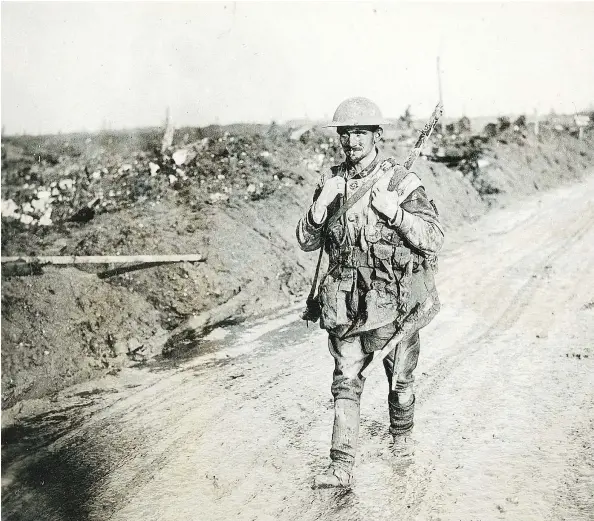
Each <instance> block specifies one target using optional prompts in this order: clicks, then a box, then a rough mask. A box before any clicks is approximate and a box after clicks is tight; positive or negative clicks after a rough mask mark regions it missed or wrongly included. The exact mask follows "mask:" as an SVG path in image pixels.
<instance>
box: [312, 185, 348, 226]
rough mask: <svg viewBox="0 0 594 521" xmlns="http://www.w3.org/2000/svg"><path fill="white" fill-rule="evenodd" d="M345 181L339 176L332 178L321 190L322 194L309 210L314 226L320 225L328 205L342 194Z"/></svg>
mask: <svg viewBox="0 0 594 521" xmlns="http://www.w3.org/2000/svg"><path fill="white" fill-rule="evenodd" d="M345 185H346V183H345V180H344V178H342V177H341V176H338V175H337V176H334V177H331V178H330V179H328V180H327V181H326V182H325V183H324V186H323V188H322V192H321V193H320V195H319V197H318V198H317V199H316V202H315V203H314V204H313V206H312V208H311V213H312V217H313V219H314V221H315V222H316V224H321V223H322V222H323V221H324V219H325V218H326V210H327V209H328V206H330V203H332V201H334V199H336V197H338V196H339V195H342V194H344V191H345Z"/></svg>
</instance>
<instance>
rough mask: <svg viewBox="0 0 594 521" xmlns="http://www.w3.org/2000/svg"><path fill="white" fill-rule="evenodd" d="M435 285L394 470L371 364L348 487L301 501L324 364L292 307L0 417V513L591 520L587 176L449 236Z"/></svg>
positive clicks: (316, 436)
mask: <svg viewBox="0 0 594 521" xmlns="http://www.w3.org/2000/svg"><path fill="white" fill-rule="evenodd" d="M312 262H314V258H313V257H312ZM438 285H439V289H440V293H441V296H442V301H443V310H442V312H441V313H440V315H439V316H438V318H436V319H435V321H434V322H433V323H432V324H431V325H430V326H428V327H427V328H426V329H425V330H423V332H422V335H421V339H422V347H421V359H420V362H419V367H418V369H417V371H416V375H417V382H416V393H417V404H418V407H417V411H416V427H415V436H416V440H417V442H418V448H417V453H416V455H415V456H414V457H413V458H412V459H409V460H406V461H396V460H394V459H392V458H390V457H389V455H388V453H387V451H386V450H385V449H386V447H387V441H388V440H387V437H386V434H387V404H386V398H387V385H386V383H385V378H384V376H383V374H380V372H379V371H378V372H377V373H376V374H373V375H371V377H370V378H369V379H368V381H367V383H366V389H365V393H364V396H363V402H362V428H361V434H360V450H359V458H358V463H357V466H356V469H355V471H356V482H355V485H354V488H353V490H352V491H350V492H336V491H327V490H325V491H313V490H311V488H310V483H311V477H312V475H313V474H314V473H315V472H316V471H318V470H319V469H322V468H324V467H325V465H326V464H327V461H328V460H327V454H328V449H329V440H330V433H331V422H332V400H331V395H330V382H331V371H332V359H331V357H330V355H329V354H328V352H327V349H326V346H325V335H324V334H323V332H322V331H320V330H318V329H317V326H315V327H313V328H312V327H310V328H309V329H306V327H305V324H304V323H303V322H301V321H299V320H298V319H297V310H296V309H292V310H287V311H285V312H283V313H279V314H278V315H276V316H274V317H271V318H270V319H269V320H262V321H260V322H256V323H253V324H250V325H249V327H245V326H244V327H242V328H239V327H235V328H230V329H228V330H215V331H214V332H213V333H212V334H211V336H210V340H208V341H206V342H205V343H204V344H203V345H202V346H201V349H202V351H203V352H202V354H201V355H200V356H198V357H194V358H192V359H188V360H185V361H178V362H176V363H175V364H170V365H169V366H167V365H163V364H161V365H155V366H151V367H148V368H144V369H140V370H139V369H133V370H127V371H124V373H123V374H122V375H120V376H119V377H113V378H107V379H105V380H103V381H101V382H93V383H88V384H85V385H84V386H79V387H76V388H71V389H69V390H66V391H64V392H62V393H60V394H59V395H58V396H57V397H55V398H54V400H53V401H51V402H47V401H36V402H31V403H24V404H21V405H20V406H17V407H16V408H14V409H13V410H11V411H8V412H6V413H5V414H4V415H3V416H4V428H3V456H2V460H3V461H2V463H3V468H2V479H3V495H2V510H3V518H4V519H7V520H8V519H15V520H17V519H18V520H20V519H23V520H83V519H90V520H107V519H109V520H114V521H115V520H118V521H141V520H142V521H150V520H164V521H185V520H188V521H190V520H191V521H195V520H205V521H206V520H230V519H236V520H273V519H274V520H276V519H295V520H314V519H337V520H368V519H374V520H390V521H393V520H395V519H398V520H413V519H419V520H438V519H439V520H442V521H445V520H462V521H471V520H472V521H477V520H481V521H486V520H491V519H493V520H495V519H506V520H513V521H518V520H561V519H567V520H570V519H571V520H587V519H593V516H594V492H593V491H594V441H593V440H594V365H593V364H594V177H592V176H590V177H589V179H588V181H587V182H585V183H582V184H579V185H575V186H572V187H566V188H563V189H560V190H556V191H554V192H551V193H547V194H541V195H539V196H538V197H535V198H532V199H529V200H526V201H524V202H522V203H519V204H516V205H514V206H511V207H508V208H507V209H503V210H495V211H493V212H491V213H490V214H489V215H487V216H486V217H485V218H483V219H481V220H480V221H477V222H475V223H473V224H472V225H468V226H467V227H466V228H464V229H461V230H459V231H458V232H457V233H456V234H455V236H450V237H448V244H447V248H446V251H445V253H444V255H443V260H442V261H441V266H440V272H439V276H438Z"/></svg>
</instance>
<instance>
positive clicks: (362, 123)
mask: <svg viewBox="0 0 594 521" xmlns="http://www.w3.org/2000/svg"><path fill="white" fill-rule="evenodd" d="M393 125H396V123H395V122H393V121H388V120H387V119H378V118H357V119H352V120H346V121H331V122H330V123H327V124H326V125H323V127H324V128H332V127H336V128H338V127H387V126H393Z"/></svg>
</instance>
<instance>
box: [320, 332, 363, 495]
mask: <svg viewBox="0 0 594 521" xmlns="http://www.w3.org/2000/svg"><path fill="white" fill-rule="evenodd" d="M328 345H329V349H330V353H331V354H332V356H333V357H334V375H333V381H332V395H333V396H334V425H333V429H332V446H331V449H330V459H331V460H332V463H331V465H330V468H329V469H328V471H327V472H326V473H324V474H321V475H318V476H316V478H315V480H314V488H325V487H341V486H348V485H349V484H350V481H351V474H352V469H353V465H354V463H355V455H356V452H357V441H358V437H359V413H360V403H361V393H362V392H363V384H364V378H362V377H361V371H362V369H363V368H364V367H365V365H366V363H369V361H370V360H371V355H369V354H366V353H365V352H364V351H363V349H362V345H361V340H360V338H359V337H352V338H348V339H346V340H340V339H338V338H337V337H335V336H330V338H329V342H328Z"/></svg>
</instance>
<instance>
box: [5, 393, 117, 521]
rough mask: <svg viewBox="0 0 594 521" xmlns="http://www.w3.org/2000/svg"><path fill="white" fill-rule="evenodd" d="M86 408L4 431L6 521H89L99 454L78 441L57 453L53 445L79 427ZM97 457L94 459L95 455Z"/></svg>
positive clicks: (48, 415)
mask: <svg viewBox="0 0 594 521" xmlns="http://www.w3.org/2000/svg"><path fill="white" fill-rule="evenodd" d="M86 405H88V404H80V405H74V406H71V407H68V408H65V409H61V410H59V411H51V412H49V413H46V414H40V415H37V416H34V417H31V418H28V419H26V420H23V421H21V422H19V423H16V424H15V425H13V426H10V427H6V428H3V429H2V480H3V490H2V519H3V520H6V521H8V520H11V521H12V520H14V521H21V520H22V521H31V520H36V521H37V520H39V521H41V520H64V521H75V520H76V521H84V520H85V519H88V514H89V508H88V505H89V503H90V500H91V498H92V495H93V486H94V484H95V483H96V481H97V474H98V472H97V469H98V468H101V467H102V466H103V465H102V464H98V463H99V462H100V461H101V460H103V459H105V458H106V455H105V454H104V453H102V452H101V451H91V453H89V449H90V446H89V440H85V439H81V438H75V439H73V440H72V442H71V443H67V444H65V445H63V446H61V447H59V448H57V449H56V450H54V449H53V448H52V445H53V444H54V442H56V441H57V440H58V439H59V438H61V437H62V436H64V435H65V434H67V433H68V432H69V431H71V430H72V429H74V428H76V426H77V425H79V424H80V423H81V422H82V420H83V418H84V415H83V414H82V410H83V409H84V408H85V407H86ZM93 452H94V453H93Z"/></svg>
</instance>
